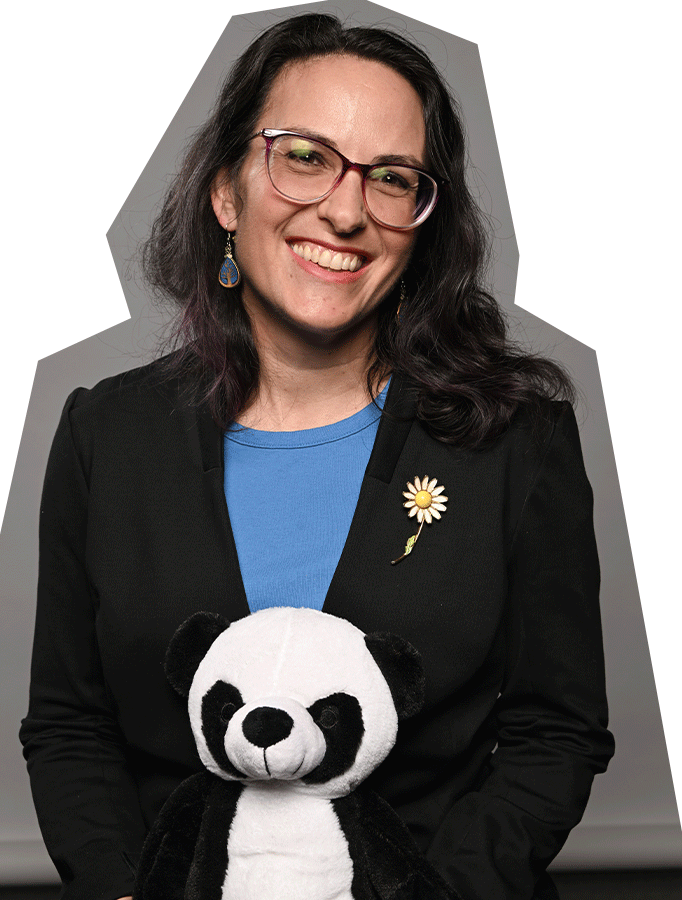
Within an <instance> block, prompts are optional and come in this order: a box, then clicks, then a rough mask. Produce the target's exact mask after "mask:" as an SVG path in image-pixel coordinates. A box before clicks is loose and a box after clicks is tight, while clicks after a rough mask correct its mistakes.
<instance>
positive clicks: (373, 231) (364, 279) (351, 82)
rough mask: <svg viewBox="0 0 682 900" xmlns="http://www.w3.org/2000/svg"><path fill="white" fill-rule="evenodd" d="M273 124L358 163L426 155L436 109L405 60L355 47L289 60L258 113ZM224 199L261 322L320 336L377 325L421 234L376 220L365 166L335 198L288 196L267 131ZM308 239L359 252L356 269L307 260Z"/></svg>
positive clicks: (219, 194) (223, 189)
mask: <svg viewBox="0 0 682 900" xmlns="http://www.w3.org/2000/svg"><path fill="white" fill-rule="evenodd" d="M261 128H276V129H282V130H288V131H296V132H300V133H303V134H309V135H315V136H316V137H318V138H319V139H320V140H323V141H325V142H327V143H329V144H332V145H333V146H335V147H337V148H338V150H339V151H340V152H341V153H343V154H344V155H345V156H347V157H348V158H349V159H351V160H353V161H355V162H360V163H371V162H373V161H374V160H375V159H378V158H380V157H384V156H390V155H397V156H402V157H412V158H413V160H415V162H414V164H415V165H421V166H422V167H424V163H425V129H424V117H423V113H422V107H421V102H420V100H419V97H418V96H417V94H416V92H415V91H414V89H413V88H412V86H411V85H410V84H409V83H408V82H407V81H406V80H405V79H404V78H402V77H401V76H400V75H398V74H397V73H396V72H395V71H393V69H390V68H388V67H386V66H384V65H382V64H381V63H377V62H374V61H370V60H364V59H358V58H356V57H352V56H332V57H326V58H318V59H312V60H307V61H305V62H301V63H295V64H292V65H291V66H289V67H287V68H285V69H284V70H283V71H282V72H280V73H279V75H278V76H277V78H276V80H275V82H274V84H273V86H272V89H271V91H270V95H269V97H268V99H267V102H266V104H265V107H264V109H263V112H262V114H261V116H260V118H259V120H258V124H257V130H260V129H261ZM213 206H214V209H215V212H216V215H217V216H218V219H219V220H220V223H221V225H222V226H223V227H226V228H228V229H229V230H230V231H235V232H236V238H235V246H236V253H235V257H236V259H237V262H238V264H239V269H240V271H241V277H242V284H243V299H244V303H245V306H246V308H247V310H248V312H249V314H250V316H251V318H252V320H253V319H254V317H255V320H256V323H257V324H261V325H262V324H263V322H264V321H267V319H268V318H269V319H271V320H272V319H273V317H274V319H275V320H277V321H278V323H282V322H283V323H285V324H286V325H287V326H289V327H290V328H291V327H293V328H294V329H296V330H297V331H299V332H305V333H308V334H309V335H311V336H312V335H317V336H318V337H320V338H325V337H328V338H330V337H334V336H338V335H340V334H343V333H344V332H346V331H349V330H350V329H353V330H357V328H358V327H360V328H364V329H366V330H367V331H368V332H373V330H374V327H375V316H373V313H374V311H375V310H376V308H377V306H378V304H379V303H380V301H381V300H382V298H383V297H385V296H386V294H387V293H388V292H389V291H390V290H391V288H392V287H393V286H394V285H395V284H396V282H397V281H398V279H399V278H400V275H401V273H402V271H403V269H404V268H405V266H406V265H407V263H408V260H409V257H410V253H411V250H412V247H413V245H414V242H415V239H416V234H417V230H416V229H415V230H413V231H402V232H401V231H393V230H391V229H389V228H386V227H384V226H382V225H378V224H377V223H376V222H375V221H374V220H373V219H371V218H370V216H369V215H368V213H367V211H366V209H365V206H364V202H363V198H362V176H361V174H360V173H359V172H358V171H357V170H351V171H349V172H347V173H346V175H345V177H344V178H343V180H342V182H341V183H340V184H339V185H338V187H337V188H336V190H335V191H333V193H332V194H331V195H330V196H328V197H327V198H326V199H324V200H321V201H319V202H316V203H311V204H310V205H307V206H303V205H301V204H299V203H295V202H293V201H291V200H287V199H286V198H285V197H283V196H281V195H280V194H278V193H277V191H275V189H274V187H273V186H272V184H271V182H270V179H269V178H268V174H267V169H266V162H265V141H264V140H263V138H262V137H260V136H259V137H256V138H254V139H253V140H252V141H251V143H250V147H249V151H248V154H247V157H246V159H245V162H244V164H243V166H242V167H241V169H240V172H239V176H238V178H237V180H236V184H231V183H230V182H229V180H226V181H223V182H221V183H218V184H216V186H215V188H214V192H213ZM306 245H307V246H308V247H310V249H311V252H312V255H313V258H316V253H315V252H314V251H315V250H316V248H317V250H318V252H319V253H323V252H324V251H325V250H329V251H331V253H332V256H333V254H335V253H341V254H342V256H343V257H345V256H346V255H351V256H357V257H358V258H359V260H360V261H361V264H360V265H359V268H357V269H356V270H355V271H353V272H351V271H348V270H346V271H343V270H342V271H336V270H333V269H330V268H326V267H324V266H323V265H318V264H317V263H315V262H313V261H312V260H305V259H304V258H302V256H301V255H300V254H301V253H303V252H304V249H303V248H304V247H305V246H306ZM294 247H296V248H297V251H298V252H296V251H295V250H294ZM306 255H307V254H306ZM326 259H328V256H325V257H323V258H322V260H321V261H322V262H324V261H325V260H326ZM354 265H355V263H354Z"/></svg>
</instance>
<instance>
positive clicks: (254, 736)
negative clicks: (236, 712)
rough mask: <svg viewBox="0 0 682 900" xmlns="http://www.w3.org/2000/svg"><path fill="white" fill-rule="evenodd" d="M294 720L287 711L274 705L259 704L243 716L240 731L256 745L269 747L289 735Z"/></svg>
mask: <svg viewBox="0 0 682 900" xmlns="http://www.w3.org/2000/svg"><path fill="white" fill-rule="evenodd" d="M293 727H294V720H293V719H292V718H291V716H290V715H289V713H286V712H284V710H283V709H277V708H276V707H274V706H259V707H258V708H257V709H252V710H251V712H250V713H247V715H246V716H245V717H244V721H243V722H242V731H243V732H244V737H245V738H246V739H247V741H250V742H251V743H252V744H255V745H256V747H271V746H272V745H273V744H278V743H279V742H280V741H283V740H284V738H286V737H289V735H290V734H291V729H292V728H293Z"/></svg>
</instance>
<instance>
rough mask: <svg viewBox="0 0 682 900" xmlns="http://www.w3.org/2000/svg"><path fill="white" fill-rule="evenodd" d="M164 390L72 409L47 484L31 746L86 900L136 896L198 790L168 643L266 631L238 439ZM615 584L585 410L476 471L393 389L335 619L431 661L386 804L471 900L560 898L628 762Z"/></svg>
mask: <svg viewBox="0 0 682 900" xmlns="http://www.w3.org/2000/svg"><path fill="white" fill-rule="evenodd" d="M158 375H159V366H158V364H152V366H148V367H145V368H143V369H138V370H135V371H133V372H129V373H126V374H124V375H121V376H116V377H115V378H110V379H107V380H106V381H103V382H101V383H100V384H99V385H97V386H96V387H94V388H93V389H92V390H84V389H77V390H76V391H75V392H74V393H73V394H72V395H71V396H70V397H69V399H68V401H67V403H66V406H65V409H64V412H63V415H62V419H61V422H60V425H59V427H58V430H57V433H56V436H55V439H54V444H53V447H52V451H51V454H50V459H49V463H48V468H47V474H46V479H45V487H44V493H43V499H42V504H41V512H40V520H41V524H40V535H41V553H40V575H39V587H38V611H37V621H36V635H35V645H34V656H33V668H32V687H31V701H30V708H29V713H28V716H27V718H26V719H25V720H24V722H23V724H22V730H21V739H22V741H23V742H24V744H25V755H26V758H27V760H28V766H29V771H30V774H31V780H32V787H33V793H34V798H35V803H36V808H37V810H38V816H39V820H40V823H41V827H42V829H43V834H44V837H45V842H46V844H47V847H48V850H49V851H50V853H51V855H52V857H53V859H54V861H55V863H56V865H57V868H58V870H59V873H60V875H61V877H62V879H63V881H64V883H65V885H66V891H65V894H64V895H63V896H64V897H65V898H68V900H95V898H98V900H115V898H117V897H120V896H123V895H125V894H127V893H129V892H130V890H131V887H132V883H133V875H134V867H135V862H136V859H137V856H138V854H139V851H140V847H141V844H142V841H143V839H144V836H145V833H146V830H147V829H148V827H149V825H150V823H151V821H152V820H153V819H154V817H155V816H156V814H157V813H158V811H159V809H160V807H161V805H162V803H163V802H164V800H165V799H166V797H167V796H168V794H169V793H170V791H171V790H172V789H173V788H174V787H175V786H176V785H177V784H178V783H179V782H180V781H181V780H182V779H184V778H185V777H186V776H187V775H189V774H190V773H192V772H194V771H197V770H198V769H199V768H200V764H199V761H198V757H197V754H196V750H195V747H194V741H193V738H192V734H191V731H190V728H189V723H188V718H187V713H186V709H185V708H184V706H183V703H182V701H181V700H180V699H179V698H178V697H177V696H176V695H175V693H174V692H173V690H172V689H171V688H170V686H169V685H168V684H167V683H166V680H165V678H164V674H163V670H162V660H163V657H164V653H165V649H166V646H167V644H168V642H169V640H170V637H171V635H172V634H173V633H174V631H175V629H176V628H177V627H178V625H179V624H180V623H181V622H183V621H184V620H185V619H186V618H187V617H188V616H189V615H190V614H191V613H192V612H194V611H196V610H200V609H201V610H209V611H216V612H220V613H222V614H224V615H226V616H227V617H228V618H232V619H236V618H239V617H241V616H245V615H247V614H248V612H249V610H248V606H247V602H246V597H245V594H244V588H243V584H242V581H241V576H240V572H239V564H238V560H237V554H236V549H235V545H234V540H233V537H232V532H231V528H230V521H229V516H228V510H227V506H226V502H225V496H224V492H223V460H222V453H223V440H222V433H221V431H220V430H219V429H218V428H217V427H216V426H215V424H214V423H213V421H212V420H211V418H210V416H209V415H208V414H207V412H206V410H205V409H204V408H203V407H200V406H196V405H193V404H192V403H191V402H186V401H185V399H183V397H184V394H183V390H182V384H181V382H179V381H178V380H166V381H163V380H161V379H159V377H158ZM424 475H428V476H429V477H430V478H431V477H437V478H438V482H439V484H443V485H444V486H445V488H446V491H445V493H446V494H447V496H448V497H449V501H448V504H447V511H446V512H445V513H444V514H443V516H442V519H441V520H440V521H436V522H434V523H433V524H432V525H430V526H425V527H424V529H423V532H422V535H421V537H420V539H419V541H418V543H417V545H416V546H415V548H414V550H413V552H412V554H411V555H410V556H408V557H407V558H406V559H404V560H403V561H402V562H400V563H399V564H398V565H395V566H392V565H391V560H392V559H395V558H396V557H397V556H399V555H400V554H401V553H402V551H403V548H404V546H405V542H406V540H407V538H408V537H409V536H410V535H411V534H413V533H414V531H415V520H414V519H408V516H407V511H406V510H405V509H404V508H403V502H404V498H403V496H402V492H403V491H404V490H406V484H407V482H408V481H412V480H413V479H414V477H415V476H420V477H421V476H424ZM249 489H250V488H249V486H245V502H248V490H249ZM252 489H253V490H257V489H258V486H257V485H253V486H252ZM297 499H298V498H297V497H296V496H292V521H291V522H290V523H282V527H283V528H287V527H290V528H291V530H292V533H293V531H294V530H295V527H296V511H295V506H296V502H297ZM231 512H232V514H233V515H238V510H232V511H231ZM598 585H599V569H598V562H597V555H596V548H595V542H594V534H593V529H592V494H591V490H590V487H589V484H588V482H587V479H586V476H585V471H584V467H583V463H582V457H581V453H580V444H579V437H578V430H577V426H576V422H575V417H574V415H573V411H572V409H571V408H570V406H569V405H568V404H548V412H547V416H546V421H545V422H544V423H543V424H542V427H541V428H540V430H539V433H537V434H535V435H534V433H531V429H530V427H529V425H528V423H527V422H525V420H524V419H523V417H521V416H520V417H518V418H517V420H516V421H515V423H514V424H513V425H512V426H511V427H510V428H509V429H508V430H507V432H506V433H505V434H504V435H503V436H502V437H501V438H500V439H499V440H497V441H496V443H495V444H494V445H493V446H492V447H490V448H489V449H486V450H479V451H475V452H474V451H471V452H469V451H463V450H457V449H454V448H452V447H449V446H446V445H444V444H442V443H440V442H438V441H435V440H433V439H431V438H430V437H429V436H428V435H427V434H426V432H425V431H424V429H423V428H422V427H421V425H420V424H419V423H418V422H417V421H416V420H414V418H413V417H412V406H411V403H410V401H409V398H408V391H407V389H406V387H405V385H404V384H403V383H402V382H401V381H400V379H398V378H394V379H393V381H392V383H391V387H390V390H389V394H388V397H387V401H386V408H385V411H384V414H383V416H382V419H381V422H380V425H379V430H378V433H377V437H376V441H375V445H374V449H373V452H372V455H371V458H370V461H369V464H368V467H367V471H366V473H365V477H364V480H363V482H362V488H361V492H360V498H359V500H358V505H357V509H356V511H355V514H354V517H353V521H352V525H351V528H350V531H349V534H348V538H347V540H346V544H345V546H344V549H343V553H342V555H341V559H340V561H339V564H338V567H337V569H336V572H335V574H334V577H333V579H332V582H331V585H330V588H329V592H328V594H327V597H326V600H325V604H324V610H325V611H326V612H329V613H333V614H334V615H338V616H343V617H345V618H347V619H349V620H351V621H352V622H354V623H355V624H356V625H357V626H358V627H359V628H361V629H362V630H363V631H392V632H395V633H396V634H399V635H402V636H404V637H405V638H407V639H408V640H409V641H410V642H411V643H413V644H414V645H415V646H416V647H417V648H418V649H419V650H420V652H421V654H422V658H423V660H424V664H425V668H426V683H427V699H426V705H425V708H424V710H423V711H422V712H421V713H420V714H419V715H418V716H416V717H415V718H413V719H411V720H408V721H406V722H405V723H403V724H402V725H401V728H400V733H399V737H398V742H397V744H396V747H395V748H394V750H393V751H392V753H391V755H390V756H389V758H388V760H387V761H386V762H385V763H383V764H382V765H381V766H380V768H379V769H378V770H377V771H376V772H375V773H374V774H373V775H372V776H371V779H370V783H371V786H372V787H373V788H374V789H375V790H376V791H378V792H379V793H380V794H382V795H383V796H384V797H385V798H386V799H387V800H388V801H389V802H390V803H391V804H392V805H393V806H394V808H395V809H396V810H397V811H398V813H399V814H400V815H401V816H402V818H403V819H404V821H405V822H406V823H407V825H408V826H409V828H410V829H411V831H412V833H413V835H414V836H415V838H416V840H417V843H418V844H419V845H420V847H421V848H422V849H423V850H424V851H425V852H426V853H427V855H428V857H429V859H430V860H431V861H432V862H433V863H434V865H435V866H436V867H437V868H438V869H439V870H440V871H441V872H442V873H443V875H444V876H445V877H446V878H447V879H448V880H449V881H450V882H451V883H452V884H453V886H454V887H455V888H456V889H457V890H458V891H459V892H460V893H461V895H462V897H463V898H464V900H530V898H532V897H537V898H539V897H552V896H556V895H555V894H554V892H553V888H552V887H551V883H550V882H549V880H548V879H547V877H546V876H545V875H544V870H545V868H546V866H547V864H548V863H549V862H550V861H551V859H552V858H553V857H554V856H555V854H556V853H557V852H558V850H559V849H560V848H561V846H562V844H563V842H564V840H565V838H566V836H567V834H568V832H569V830H570V829H571V828H572V827H573V826H574V825H575V824H576V823H577V822H578V821H579V820H580V817H581V815H582V812H583V809H584V807H585V804H586V802H587V798H588V795H589V791H590V785H591V783H592V778H593V776H594V774H595V773H597V772H601V771H603V770H604V769H605V768H606V765H607V762H608V760H609V758H610V756H611V755H612V752H613V741H612V737H611V735H610V733H609V732H608V731H607V730H606V720H607V712H606V702H605V697H604V674H603V658H602V644H601V630H600V619H599V606H598Z"/></svg>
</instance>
